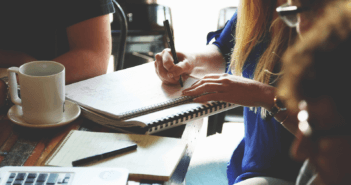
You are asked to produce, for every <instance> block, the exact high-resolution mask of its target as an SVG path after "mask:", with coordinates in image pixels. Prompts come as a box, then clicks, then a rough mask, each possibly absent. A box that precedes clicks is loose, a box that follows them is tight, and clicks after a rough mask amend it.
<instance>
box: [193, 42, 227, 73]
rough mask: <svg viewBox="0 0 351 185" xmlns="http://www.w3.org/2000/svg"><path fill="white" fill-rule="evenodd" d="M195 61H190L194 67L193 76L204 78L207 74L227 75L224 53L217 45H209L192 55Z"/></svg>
mask: <svg viewBox="0 0 351 185" xmlns="http://www.w3.org/2000/svg"><path fill="white" fill-rule="evenodd" d="M192 58H193V60H191V61H189V63H190V65H192V66H193V69H192V72H191V75H193V76H195V77H198V78H202V77H203V76H205V75H206V74H213V73H214V74H220V73H225V68H226V61H225V59H224V57H223V55H222V53H221V52H220V51H219V50H218V48H217V46H215V45H207V46H206V47H204V48H201V49H199V51H197V52H194V53H193V54H192Z"/></svg>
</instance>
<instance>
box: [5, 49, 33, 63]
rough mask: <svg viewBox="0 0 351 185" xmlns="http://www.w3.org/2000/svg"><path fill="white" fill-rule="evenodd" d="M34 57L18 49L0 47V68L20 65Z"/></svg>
mask: <svg viewBox="0 0 351 185" xmlns="http://www.w3.org/2000/svg"><path fill="white" fill-rule="evenodd" d="M35 60H36V59H35V58H34V57H32V56H29V55H27V54H25V53H22V52H19V51H11V50H2V49H0V68H8V67H11V66H17V67H19V66H21V65H22V64H24V63H26V62H30V61H35Z"/></svg>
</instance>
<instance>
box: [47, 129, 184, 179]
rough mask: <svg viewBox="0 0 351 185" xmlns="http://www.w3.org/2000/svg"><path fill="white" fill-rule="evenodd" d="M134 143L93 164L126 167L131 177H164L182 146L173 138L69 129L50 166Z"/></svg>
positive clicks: (169, 174)
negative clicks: (133, 148) (133, 146)
mask: <svg viewBox="0 0 351 185" xmlns="http://www.w3.org/2000/svg"><path fill="white" fill-rule="evenodd" d="M131 142H132V143H137V145H138V147H137V150H136V151H131V152H129V153H126V154H121V155H118V156H114V157H110V158H108V159H104V160H101V161H98V162H96V163H94V164H91V166H94V167H122V168H127V169H128V170H129V173H130V177H131V178H134V179H140V178H143V179H145V178H146V179H151V180H168V179H169V178H170V177H171V175H172V174H173V172H174V170H175V167H176V166H177V164H178V163H179V161H180V159H181V157H182V156H183V154H184V152H185V148H186V144H184V143H183V141H181V139H177V138H167V137H158V136H151V135H138V134H119V133H102V132H87V131H73V133H72V134H71V136H70V137H69V138H68V139H67V140H66V142H63V143H62V146H61V148H60V150H59V151H58V152H56V155H53V156H52V157H51V160H48V161H47V162H46V165H50V166H63V167H70V166H72V161H74V160H77V159H80V158H84V157H88V156H91V155H96V154H99V153H103V152H107V151H111V150H114V149H116V148H119V147H123V146H127V145H130V143H131Z"/></svg>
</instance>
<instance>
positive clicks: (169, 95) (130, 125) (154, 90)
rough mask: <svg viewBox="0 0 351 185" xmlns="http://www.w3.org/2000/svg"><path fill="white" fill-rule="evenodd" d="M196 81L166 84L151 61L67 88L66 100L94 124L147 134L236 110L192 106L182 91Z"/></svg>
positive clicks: (215, 105) (220, 105) (217, 104)
mask: <svg viewBox="0 0 351 185" xmlns="http://www.w3.org/2000/svg"><path fill="white" fill-rule="evenodd" d="M197 80H198V79H197V78H194V77H191V76H189V77H188V78H186V79H185V80H184V84H183V87H181V86H180V85H179V84H176V85H166V84H164V83H162V81H161V80H160V79H159V77H158V76H157V74H156V72H155V66H154V62H150V63H146V64H142V65H139V66H135V67H131V68H127V69H124V70H120V71H116V72H113V73H109V74H105V75H101V76H97V77H94V78H90V79H87V80H84V81H80V82H77V83H73V84H70V85H67V86H66V99H67V100H70V101H73V102H75V103H77V104H78V105H80V106H81V108H82V115H83V116H84V117H86V118H88V119H90V120H92V121H94V122H96V123H99V124H101V125H104V126H106V127H110V128H113V129H115V130H119V131H123V132H129V133H147V134H152V133H155V132H158V131H161V130H163V129H168V128H171V127H175V126H178V125H181V124H185V123H186V122H188V121H191V120H193V119H198V118H202V117H205V116H210V115H213V114H216V113H219V112H222V111H225V110H228V109H231V108H234V107H236V105H234V104H231V103H226V102H208V103H206V104H202V103H195V102H192V100H193V98H194V97H190V96H182V95H181V92H182V90H183V89H186V88H188V87H190V86H191V85H192V84H193V83H195V82H196V81H197Z"/></svg>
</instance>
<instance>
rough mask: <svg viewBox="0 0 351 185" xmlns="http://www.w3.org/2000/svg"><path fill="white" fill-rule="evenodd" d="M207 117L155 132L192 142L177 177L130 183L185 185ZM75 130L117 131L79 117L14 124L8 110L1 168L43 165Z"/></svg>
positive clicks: (1, 118) (2, 119)
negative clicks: (46, 125) (57, 123)
mask: <svg viewBox="0 0 351 185" xmlns="http://www.w3.org/2000/svg"><path fill="white" fill-rule="evenodd" d="M202 124H203V119H199V120H196V121H192V122H189V123H188V124H186V125H184V126H179V127H175V128H172V129H169V130H165V131H163V132H159V133H157V134H155V135H158V136H166V137H175V138H181V139H182V140H184V141H185V142H186V143H187V144H188V148H187V150H186V152H185V155H184V156H183V158H182V159H181V161H180V163H179V165H178V166H177V168H176V170H175V172H174V174H173V176H172V177H171V179H170V180H169V181H167V182H146V181H145V182H143V181H141V182H140V183H139V182H131V181H130V182H129V183H130V184H140V185H144V184H155V183H156V184H165V185H168V184H184V177H185V174H186V172H187V169H188V166H189V162H190V159H191V156H192V153H193V151H194V148H195V144H196V140H197V139H198V138H199V137H201V136H200V134H199V133H200V130H201V127H202ZM71 130H87V131H97V132H116V131H114V130H110V129H108V128H105V127H102V126H101V125H98V124H96V123H93V122H92V121H90V120H87V119H85V118H83V117H81V116H80V117H79V118H78V119H77V120H75V121H74V122H72V123H70V124H68V125H66V126H63V127H60V128H55V129H31V128H26V127H21V126H18V125H16V124H14V123H12V122H11V121H10V120H9V119H8V117H7V115H6V112H2V113H0V152H6V153H7V155H6V154H5V155H4V154H2V155H1V154H0V167H2V166H40V165H41V164H42V162H43V161H44V160H45V158H46V157H47V156H48V154H49V153H50V152H51V151H52V150H53V149H54V148H55V146H56V145H57V144H58V143H59V142H60V140H61V139H63V138H64V136H65V135H66V134H67V133H68V132H69V131H71Z"/></svg>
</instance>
